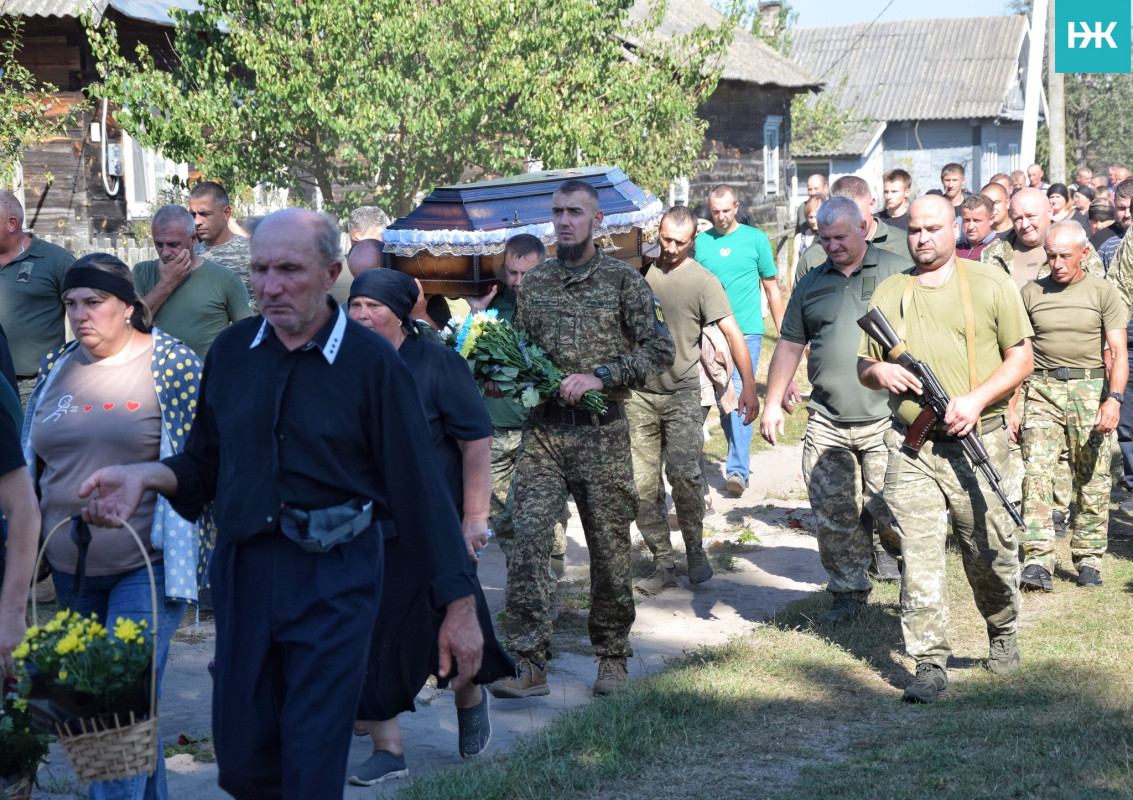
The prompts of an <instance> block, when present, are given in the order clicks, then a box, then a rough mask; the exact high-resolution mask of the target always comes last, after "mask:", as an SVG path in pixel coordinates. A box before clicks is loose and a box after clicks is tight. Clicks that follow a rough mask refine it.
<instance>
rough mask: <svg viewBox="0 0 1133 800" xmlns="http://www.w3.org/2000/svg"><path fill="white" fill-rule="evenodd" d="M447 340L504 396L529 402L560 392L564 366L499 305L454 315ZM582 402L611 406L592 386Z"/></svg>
mask: <svg viewBox="0 0 1133 800" xmlns="http://www.w3.org/2000/svg"><path fill="white" fill-rule="evenodd" d="M443 336H444V339H445V341H446V342H447V343H448V345H449V346H450V347H452V348H453V349H454V350H456V351H457V352H458V353H460V355H462V356H464V358H466V359H468V363H469V364H470V365H471V367H472V374H473V375H475V376H476V380H477V381H479V382H480V383H481V384H483V382H484V381H488V380H490V381H495V383H496V386H497V387H499V390H500V391H501V392H503V395H504V397H510V398H513V399H515V400H518V401H519V402H520V403H522V404H523V405H524V406H525V407H527V408H534V407H535V406H537V405H539V404H540V403H543V402H546V401H547V400H549V399H552V398H554V399H555V400H556V401H558V403H559V405H566V404H565V403H563V401H562V398H561V397H559V384H561V383H562V380H563V371H562V370H561V369H559V368H558V367H556V366H555V365H554V364H552V363H551V360H550V359H549V358H547V354H546V353H544V352H543V350H542V348H540V347H539V346H538V345H535V344H532V343H531V342H529V341H527V338H526V337H525V336H524V335H523V332H522V331H517V330H516V329H515V328H513V327H512V326H511V323H510V322H508V321H507V320H503V319H500V318H499V314H498V313H497V311H496V310H495V309H488V310H487V311H478V312H476V313H475V314H471V315H469V316H468V317H467V318H466V319H460V318H454V319H451V320H449V323H448V325H447V326H446V329H445V333H444V334H443ZM578 407H579V408H584V409H586V410H587V411H593V412H595V413H598V414H604V413H605V412H606V395H604V394H602V393H601V392H595V391H589V392H586V394H584V395H583V396H582V399H581V400H580V401H579V402H578Z"/></svg>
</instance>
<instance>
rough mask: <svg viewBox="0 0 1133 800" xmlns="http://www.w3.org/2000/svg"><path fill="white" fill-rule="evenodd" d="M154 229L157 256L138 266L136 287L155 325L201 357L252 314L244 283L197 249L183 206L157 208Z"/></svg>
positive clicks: (135, 273)
mask: <svg viewBox="0 0 1133 800" xmlns="http://www.w3.org/2000/svg"><path fill="white" fill-rule="evenodd" d="M150 232H151V235H152V236H153V246H154V248H155V249H156V250H157V255H158V260H157V261H142V262H140V263H138V264H136V265H135V266H134V285H135V288H136V289H137V291H138V294H139V295H141V297H142V299H143V300H145V303H146V305H147V306H149V309H150V311H151V312H153V324H154V325H155V326H156V327H158V328H160V329H161V330H163V331H165V332H166V333H168V334H169V335H170V336H175V337H176V338H178V339H180V340H181V341H183V342H184V343H185V344H186V345H188V346H189V349H190V350H192V351H193V352H194V353H196V354H197V356H198V357H199V358H200V359H201V360H202V361H203V360H204V358H205V356H206V355H207V354H208V350H209V347H211V346H212V342H213V340H214V339H215V338H216V337H217V336H218V335H220V332H221V331H222V330H224V329H225V328H227V327H228V326H229V325H230V324H231V323H233V322H236V321H238V320H241V319H245V318H246V317H250V316H252V304H251V301H249V299H248V292H247V291H246V290H245V288H244V282H243V281H241V280H240V278H239V276H237V275H236V273H235V272H233V271H232V270H230V269H228V267H224V266H221V265H220V264H217V263H216V262H214V261H209V260H208V259H205V258H202V257H201V256H199V255H197V254H196V253H194V252H193V240H194V238H195V237H194V233H193V216H192V214H190V213H189V212H188V211H186V210H185V209H184V208H182V207H181V206H174V205H169V206H162V207H161V208H159V209H158V210H157V213H156V214H154V215H153V220H152V221H151V222H150Z"/></svg>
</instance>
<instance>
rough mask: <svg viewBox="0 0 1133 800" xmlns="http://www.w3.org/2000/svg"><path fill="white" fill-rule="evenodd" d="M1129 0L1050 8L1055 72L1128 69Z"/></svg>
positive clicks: (1060, 4)
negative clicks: (1052, 15)
mask: <svg viewBox="0 0 1133 800" xmlns="http://www.w3.org/2000/svg"><path fill="white" fill-rule="evenodd" d="M1130 5H1131V4H1130V2H1129V0H1090V2H1088V3H1069V2H1063V3H1058V4H1057V5H1056V6H1055V7H1054V42H1053V44H1054V68H1055V70H1056V71H1057V72H1129V71H1130V17H1131V16H1133V14H1131V12H1130Z"/></svg>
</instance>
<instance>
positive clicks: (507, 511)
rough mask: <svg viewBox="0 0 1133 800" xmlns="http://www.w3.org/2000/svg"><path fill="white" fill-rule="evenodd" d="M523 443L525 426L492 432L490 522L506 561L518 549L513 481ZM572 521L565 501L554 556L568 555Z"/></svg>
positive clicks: (556, 525) (553, 551)
mask: <svg viewBox="0 0 1133 800" xmlns="http://www.w3.org/2000/svg"><path fill="white" fill-rule="evenodd" d="M522 443H523V429H522V428H495V429H494V430H493V433H492V504H491V511H490V514H489V516H488V522H489V524H490V525H491V526H492V532H493V534H494V536H495V538H496V542H497V543H498V544H499V546H500V549H501V550H503V551H504V561H505V562H506V563H509V564H510V563H511V554H512V553H513V552H514V551H515V526H514V525H512V522H511V503H510V501H509V496H510V492H511V481H512V477H513V476H514V475H515V462H516V461H517V460H518V459H519V451H520V447H521V445H522ZM569 522H570V508H569V507H568V506H567V505H566V504H565V503H564V504H563V511H562V514H561V515H560V516H559V519H558V521H557V522H555V538H554V542H553V543H552V545H551V555H552V556H563V555H565V554H566V545H567V542H566V526H567V523H569Z"/></svg>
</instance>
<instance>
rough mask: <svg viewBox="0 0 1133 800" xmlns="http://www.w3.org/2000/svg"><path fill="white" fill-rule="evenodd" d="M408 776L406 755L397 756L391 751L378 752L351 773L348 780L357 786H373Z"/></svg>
mask: <svg viewBox="0 0 1133 800" xmlns="http://www.w3.org/2000/svg"><path fill="white" fill-rule="evenodd" d="M407 775H409V770H408V769H407V768H406V766H405V754H404V753H403V754H402V755H399V756H395V755H394V754H393V753H391V752H390V751H389V750H377V751H375V752H374V754H373V755H372V756H370V757H369V758H367V759H366V760H365V761H363V762H362V763H361V764H359V765H358V768H357V769H356V770H354V771H353V772H351V773H350V777H349V778H348V780H349V781H350V783H352V784H354V785H355V786H373V785H374V784H375V783H381V782H382V781H388V780H392V779H393V778H404V777H406V776H407Z"/></svg>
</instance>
